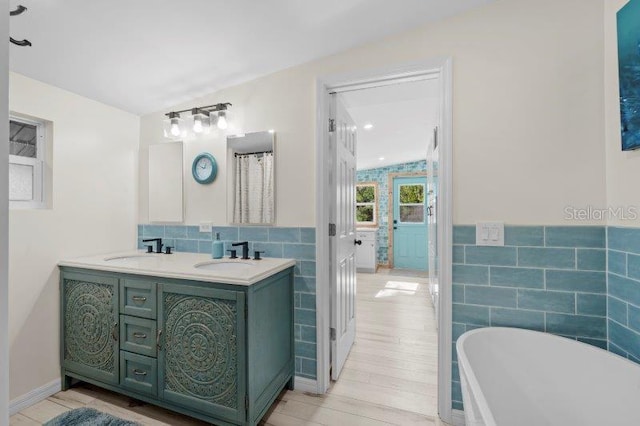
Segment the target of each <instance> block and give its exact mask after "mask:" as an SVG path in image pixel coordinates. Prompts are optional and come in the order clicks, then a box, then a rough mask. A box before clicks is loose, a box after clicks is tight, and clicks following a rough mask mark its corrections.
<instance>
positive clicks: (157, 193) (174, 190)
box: [149, 142, 184, 222]
mask: <svg viewBox="0 0 640 426" xmlns="http://www.w3.org/2000/svg"><path fill="white" fill-rule="evenodd" d="M182 176H183V174H182V142H171V143H162V144H157V145H150V146H149V222H182V221H183V220H184V218H183V210H184V209H183V207H182V205H183V192H182V187H183V181H182Z"/></svg>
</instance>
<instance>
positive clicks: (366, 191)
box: [356, 182, 378, 226]
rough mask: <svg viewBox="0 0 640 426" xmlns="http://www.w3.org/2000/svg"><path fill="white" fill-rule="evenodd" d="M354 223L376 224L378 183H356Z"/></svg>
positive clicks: (359, 224) (361, 224)
mask: <svg viewBox="0 0 640 426" xmlns="http://www.w3.org/2000/svg"><path fill="white" fill-rule="evenodd" d="M356 223H357V225H358V226H375V225H377V224H378V185H377V184H376V183H375V182H372V183H359V184H357V185H356Z"/></svg>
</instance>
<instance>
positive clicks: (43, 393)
mask: <svg viewBox="0 0 640 426" xmlns="http://www.w3.org/2000/svg"><path fill="white" fill-rule="evenodd" d="M61 390H62V382H61V380H60V379H55V380H53V381H51V382H49V383H47V384H46V385H42V386H40V387H39V388H37V389H34V390H32V391H30V392H27V393H25V394H24V395H22V396H19V397H17V398H16V399H13V400H12V401H11V403H9V415H10V416H13V415H14V414H16V413H19V412H20V411H22V410H24V409H25V408H29V407H31V406H32V405H34V404H37V403H38V402H40V401H44V400H45V399H47V398H49V397H50V396H52V395H55V394H57V393H58V392H60V391H61Z"/></svg>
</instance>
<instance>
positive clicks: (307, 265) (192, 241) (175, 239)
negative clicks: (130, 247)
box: [138, 225, 316, 380]
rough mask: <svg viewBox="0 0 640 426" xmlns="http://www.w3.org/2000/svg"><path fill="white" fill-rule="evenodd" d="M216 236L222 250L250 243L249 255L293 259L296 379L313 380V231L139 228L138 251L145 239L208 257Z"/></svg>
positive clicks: (143, 245) (227, 227)
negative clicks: (255, 251)
mask: <svg viewBox="0 0 640 426" xmlns="http://www.w3.org/2000/svg"><path fill="white" fill-rule="evenodd" d="M216 232H219V233H220V239H221V240H222V241H223V242H224V245H225V250H229V249H231V244H232V243H235V242H238V241H249V250H250V251H249V253H251V254H253V251H254V250H263V251H264V252H265V253H264V254H263V256H266V257H284V258H292V259H296V266H295V270H294V287H295V288H294V290H295V292H294V303H295V321H294V322H295V324H294V332H295V341H296V343H295V344H296V375H297V376H300V377H305V378H308V379H314V380H315V379H316V228H297V227H292V228H275V227H258V226H240V227H238V226H215V227H213V231H212V232H200V229H199V227H198V226H179V225H177V226H168V225H167V226H162V225H138V248H139V249H144V248H145V244H144V243H143V242H142V240H143V239H146V238H158V237H160V238H162V239H163V240H164V243H165V245H168V246H171V247H174V248H175V251H177V252H191V253H211V244H212V242H213V238H214V236H215V234H216Z"/></svg>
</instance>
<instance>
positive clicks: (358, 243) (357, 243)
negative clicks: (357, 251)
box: [353, 240, 362, 246]
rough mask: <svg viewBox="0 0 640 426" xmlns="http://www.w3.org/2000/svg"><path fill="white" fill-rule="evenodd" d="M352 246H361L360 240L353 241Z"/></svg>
mask: <svg viewBox="0 0 640 426" xmlns="http://www.w3.org/2000/svg"><path fill="white" fill-rule="evenodd" d="M353 244H355V245H357V246H361V245H362V240H354V241H353Z"/></svg>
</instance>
